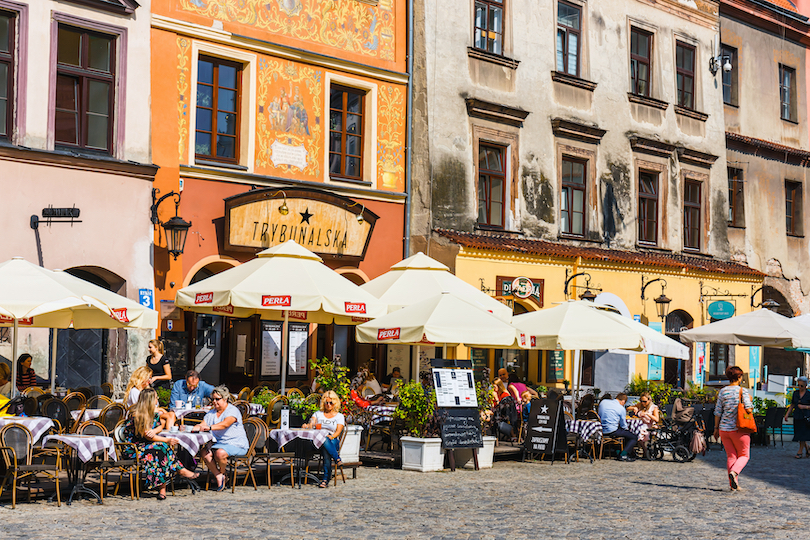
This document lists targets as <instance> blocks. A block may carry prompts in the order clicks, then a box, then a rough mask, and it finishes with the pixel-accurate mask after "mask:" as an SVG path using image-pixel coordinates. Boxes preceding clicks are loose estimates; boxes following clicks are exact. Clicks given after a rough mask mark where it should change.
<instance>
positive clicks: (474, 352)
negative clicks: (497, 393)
mask: <svg viewBox="0 0 810 540" xmlns="http://www.w3.org/2000/svg"><path fill="white" fill-rule="evenodd" d="M488 357H489V349H470V360H472V364H473V372H474V373H475V378H476V379H477V380H481V379H483V377H484V370H485V369H486V368H487V366H488V365H489V358H488Z"/></svg>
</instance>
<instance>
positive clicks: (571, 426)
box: [565, 418, 649, 442]
mask: <svg viewBox="0 0 810 540" xmlns="http://www.w3.org/2000/svg"><path fill="white" fill-rule="evenodd" d="M565 429H566V430H567V431H568V432H569V433H578V434H579V436H580V437H581V438H582V440H583V441H587V440H589V439H591V438H593V440H594V441H596V442H599V441H601V440H602V424H601V423H600V422H598V421H596V420H568V419H566V421H565ZM627 429H628V430H629V431H632V432H633V433H635V434H636V435H638V438H639V440H645V438H649V433H648V431H647V426H646V425H645V424H644V422H642V421H641V420H639V419H638V418H628V419H627Z"/></svg>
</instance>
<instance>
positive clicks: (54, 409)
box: [40, 398, 72, 433]
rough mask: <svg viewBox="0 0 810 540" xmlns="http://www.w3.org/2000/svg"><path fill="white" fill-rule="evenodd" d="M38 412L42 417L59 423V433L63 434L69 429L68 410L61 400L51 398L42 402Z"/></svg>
mask: <svg viewBox="0 0 810 540" xmlns="http://www.w3.org/2000/svg"><path fill="white" fill-rule="evenodd" d="M40 410H41V411H42V416H44V417H45V418H50V419H51V420H54V421H55V422H58V423H59V426H58V429H59V432H60V433H63V432H64V431H65V430H67V429H68V428H69V427H70V424H71V422H72V419H71V417H70V410H69V409H68V406H67V405H66V404H65V402H64V401H62V400H61V399H56V398H51V399H48V400H46V401H44V402H43V403H42V405H41V406H40Z"/></svg>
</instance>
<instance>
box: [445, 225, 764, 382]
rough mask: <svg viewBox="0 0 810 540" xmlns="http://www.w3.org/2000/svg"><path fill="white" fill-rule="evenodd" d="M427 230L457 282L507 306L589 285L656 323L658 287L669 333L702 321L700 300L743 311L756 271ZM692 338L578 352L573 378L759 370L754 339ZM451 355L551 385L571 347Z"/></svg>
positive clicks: (561, 297) (689, 377)
mask: <svg viewBox="0 0 810 540" xmlns="http://www.w3.org/2000/svg"><path fill="white" fill-rule="evenodd" d="M437 233H438V234H439V235H440V236H442V237H444V238H446V239H447V240H449V241H450V242H451V244H450V247H451V248H452V249H450V250H447V251H444V250H443V255H444V256H441V258H442V262H444V263H445V264H448V265H449V266H450V267H451V269H453V271H454V272H455V273H456V275H457V276H459V277H460V278H462V279H463V280H464V281H466V282H468V283H470V284H473V285H476V286H480V287H481V288H482V289H483V290H485V291H487V292H489V293H490V294H492V295H493V296H496V297H499V298H501V299H502V300H503V301H505V302H509V303H511V304H512V305H513V307H514V312H515V314H519V313H524V312H526V311H534V310H537V309H542V308H548V307H553V306H554V305H555V304H556V303H559V302H564V301H565V300H567V299H571V298H576V297H579V296H581V295H582V294H583V293H585V292H586V291H590V292H591V293H593V294H596V298H597V301H598V302H600V303H605V304H608V305H611V306H613V307H615V308H617V309H618V310H619V311H621V312H622V314H624V315H626V316H632V317H635V318H636V319H637V320H641V321H643V322H645V323H647V324H649V325H650V326H653V327H655V328H657V329H659V330H660V329H661V319H660V318H659V316H658V312H657V309H656V303H655V299H656V298H657V297H659V296H660V295H662V294H664V295H666V296H667V297H668V298H670V299H671V302H670V304H669V305H668V313H667V314H666V327H665V328H666V334H667V335H668V336H669V337H671V338H673V339H676V340H678V334H679V333H680V331H681V330H683V329H686V328H692V327H693V326H701V325H703V324H707V323H709V322H711V316H710V315H709V312H710V311H711V312H714V308H712V309H711V310H710V308H709V306H710V305H711V304H712V303H714V302H718V301H725V302H728V303H730V304H731V306H733V308H734V314H742V313H747V312H749V311H751V310H752V307H751V296H752V292H753V291H754V290H756V289H757V288H759V287H761V286H762V282H763V279H764V274H762V273H761V272H759V271H757V270H754V269H751V268H748V267H746V266H744V265H741V264H738V263H734V262H727V261H720V260H716V259H712V258H707V257H694V256H686V255H673V254H670V253H663V252H662V253H653V252H630V251H621V250H611V249H603V248H595V247H580V246H572V245H566V244H560V243H553V242H546V241H542V240H530V239H525V238H521V237H519V236H517V235H487V234H475V233H464V232H457V231H451V230H441V229H440V230H438V231H437ZM577 274H578V275H577ZM574 275H577V276H576V277H573V279H572V276H574ZM519 278H522V279H519ZM659 278H660V280H659ZM518 279H519V281H520V287H519V289H518V288H517V287H515V289H514V290H513V288H512V283H513V282H515V281H516V280H518ZM651 280H657V281H653V282H652V283H650V284H649V285H648V286H647V288H646V289H645V291H644V298H645V300H642V298H641V296H642V287H643V285H645V284H647V283H649V282H650V281H651ZM566 285H567V287H566ZM757 298H759V297H757ZM715 307H720V305H719V304H718V305H716V306H715ZM718 316H721V315H718ZM701 347H702V345H698V346H695V347H693V348H692V355H691V359H690V360H677V359H670V358H659V357H653V356H651V355H646V354H644V355H642V354H633V355H628V354H617V353H611V352H608V351H583V352H582V365H583V367H582V378H581V385H582V386H583V387H598V388H600V389H601V390H603V391H606V392H616V391H619V390H622V389H623V388H624V386H625V385H626V384H627V382H628V381H629V380H630V378H631V377H633V376H635V375H639V376H641V377H642V378H644V379H650V380H662V381H665V382H668V383H670V384H672V385H674V386H685V384H686V383H687V382H688V381H691V382H701V379H702V381H703V382H705V383H706V384H709V385H712V384H713V383H715V382H716V383H717V384H719V383H720V380H721V378H722V376H723V372H724V371H725V368H726V366H727V365H730V364H734V365H737V366H739V367H740V368H742V370H743V371H744V372H746V374H748V373H749V371H751V368H752V367H753V371H754V373H753V374H751V376H750V384H754V382H755V379H756V377H757V376H758V374H759V367H758V364H759V361H758V358H759V356H758V354H759V351H758V350H756V349H758V348H753V349H755V350H754V351H753V352H749V350H748V349H749V348H748V347H734V346H731V347H729V346H724V345H707V346H706V349H705V355H704V354H701V353H700V351H701ZM456 354H457V355H458V357H467V355H469V357H471V358H473V359H474V360H476V363H477V365H479V366H482V364H483V363H484V362H486V365H487V366H488V367H489V368H490V369H491V370H492V372H493V373H495V372H496V371H497V369H498V368H499V367H502V366H503V365H509V367H510V368H512V369H514V370H515V371H516V372H517V373H518V374H519V375H520V376H521V377H525V378H526V379H527V380H529V381H532V382H535V383H537V384H543V385H546V386H549V387H560V388H561V387H563V381H564V380H568V381H575V379H576V373H575V368H574V365H575V364H574V362H573V357H574V354H573V352H572V351H564V352H563V351H518V350H507V349H503V350H499V349H488V350H486V349H480V350H477V349H473V350H470V351H468V350H466V349H463V348H460V349H459V350H458V351H456ZM701 356H702V357H703V359H702V360H701ZM750 356H752V358H753V362H752V363H753V364H754V365H753V366H752V365H750V362H749V357H750Z"/></svg>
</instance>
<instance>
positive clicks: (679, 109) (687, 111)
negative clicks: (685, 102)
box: [675, 105, 709, 122]
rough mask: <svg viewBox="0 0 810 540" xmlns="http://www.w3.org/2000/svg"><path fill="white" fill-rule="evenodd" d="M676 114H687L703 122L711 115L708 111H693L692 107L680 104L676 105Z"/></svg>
mask: <svg viewBox="0 0 810 540" xmlns="http://www.w3.org/2000/svg"><path fill="white" fill-rule="evenodd" d="M675 114H680V115H682V116H687V117H689V118H693V119H695V120H699V121H701V122H705V121H706V120H707V119H708V118H709V115H708V114H706V113H702V112H700V111H693V110H692V109H687V108H686V107H679V106H678V105H675Z"/></svg>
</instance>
